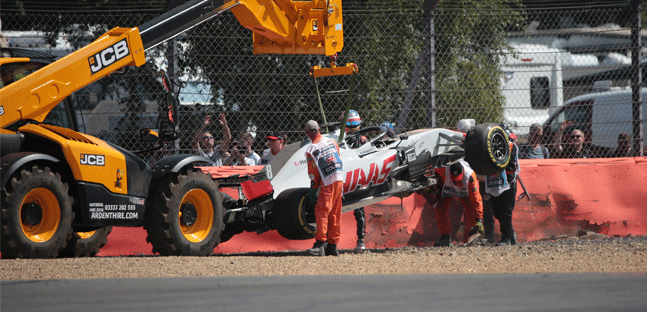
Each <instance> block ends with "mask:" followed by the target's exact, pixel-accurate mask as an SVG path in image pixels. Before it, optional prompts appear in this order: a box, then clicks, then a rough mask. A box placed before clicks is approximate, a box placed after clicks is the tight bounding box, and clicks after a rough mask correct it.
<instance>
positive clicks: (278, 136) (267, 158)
mask: <svg viewBox="0 0 647 312" xmlns="http://www.w3.org/2000/svg"><path fill="white" fill-rule="evenodd" d="M265 141H266V142H267V146H268V147H269V148H268V149H266V150H264V151H263V155H262V156H261V165H267V164H269V163H270V162H271V161H272V159H274V156H276V154H278V153H279V152H280V151H281V150H282V149H283V147H284V146H285V136H284V135H283V132H281V131H274V132H272V133H271V134H270V135H268V136H266V137H265Z"/></svg>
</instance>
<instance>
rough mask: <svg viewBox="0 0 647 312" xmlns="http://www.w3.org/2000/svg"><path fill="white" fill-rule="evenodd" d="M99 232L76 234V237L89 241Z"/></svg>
mask: <svg viewBox="0 0 647 312" xmlns="http://www.w3.org/2000/svg"><path fill="white" fill-rule="evenodd" d="M96 232H97V231H90V232H74V235H76V237H78V238H80V239H88V238H90V237H92V236H93V235H94V234H95V233H96Z"/></svg>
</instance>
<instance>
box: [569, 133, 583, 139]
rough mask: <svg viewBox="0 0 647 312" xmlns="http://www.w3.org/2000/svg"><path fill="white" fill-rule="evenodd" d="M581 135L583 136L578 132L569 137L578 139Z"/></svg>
mask: <svg viewBox="0 0 647 312" xmlns="http://www.w3.org/2000/svg"><path fill="white" fill-rule="evenodd" d="M581 137H583V136H582V135H579V134H575V135H571V138H574V139H579V138H581Z"/></svg>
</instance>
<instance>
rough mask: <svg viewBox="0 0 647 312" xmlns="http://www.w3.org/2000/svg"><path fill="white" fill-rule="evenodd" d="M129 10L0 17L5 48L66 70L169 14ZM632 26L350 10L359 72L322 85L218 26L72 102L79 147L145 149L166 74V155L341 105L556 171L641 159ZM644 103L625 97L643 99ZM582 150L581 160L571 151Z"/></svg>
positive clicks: (611, 6)
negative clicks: (497, 145)
mask: <svg viewBox="0 0 647 312" xmlns="http://www.w3.org/2000/svg"><path fill="white" fill-rule="evenodd" d="M137 12H138V13H132V12H124V11H123V10H122V11H114V12H113V11H108V12H106V11H101V12H87V11H84V12H75V11H65V12H31V11H30V12H22V13H21V14H17V12H12V11H8V10H3V11H2V12H1V13H0V19H1V21H2V27H3V29H2V30H3V36H4V41H3V42H4V44H6V45H7V46H9V47H23V48H31V49H39V50H46V51H50V52H51V53H53V54H56V55H58V56H64V55H66V54H68V53H70V52H73V51H75V50H77V49H79V48H81V47H83V46H85V45H86V44H88V43H90V42H91V41H92V40H94V39H96V38H97V37H98V36H100V35H101V34H103V33H104V32H105V31H107V30H109V29H111V28H113V27H116V26H121V27H134V26H137V25H141V24H142V23H144V22H146V21H148V20H150V19H152V18H154V17H155V16H157V15H159V14H161V13H162V12H163V11H162V10H150V11H144V12H143V13H142V10H137ZM634 12H638V11H637V9H633V10H632V9H631V6H630V3H628V2H607V3H599V2H592V3H588V2H583V3H575V2H573V3H572V4H568V5H567V6H565V5H564V4H563V3H562V2H545V1H544V2H542V1H537V2H530V3H525V2H524V3H521V2H518V3H514V2H513V3H512V4H510V2H503V1H495V0H488V1H440V2H439V3H438V1H426V2H425V1H367V2H361V3H360V2H351V1H346V3H344V42H345V46H344V49H343V52H342V53H341V54H340V55H339V58H338V59H337V63H338V65H344V64H346V63H355V64H357V65H358V66H359V72H358V73H357V74H355V75H351V76H338V77H325V78H318V79H317V80H316V81H315V80H314V79H313V78H312V77H311V76H310V74H309V69H310V68H311V67H312V66H322V67H329V66H330V59H328V58H326V57H323V56H314V55H254V54H253V53H252V33H251V31H249V30H248V29H246V28H244V27H242V26H241V25H240V24H239V23H238V22H237V20H236V19H235V18H234V16H233V15H232V14H229V13H225V14H222V15H220V16H218V17H216V18H214V19H212V20H210V21H208V22H206V23H204V24H201V25H200V26H198V27H196V28H194V29H192V30H190V31H188V32H186V33H184V34H182V35H181V36H179V37H177V38H176V39H174V40H172V41H169V42H167V43H165V44H163V45H160V46H158V47H156V48H154V49H153V50H150V51H148V52H147V63H146V64H145V65H143V66H142V67H140V68H126V69H125V70H123V71H121V72H119V73H114V74H113V75H110V76H109V77H106V78H104V79H102V80H100V81H98V82H96V83H94V84H92V85H89V86H87V87H85V88H83V89H82V90H79V91H78V92H76V93H75V95H74V99H75V102H76V103H77V107H78V108H79V112H80V113H81V114H80V117H79V120H80V121H82V123H83V125H84V129H83V130H84V131H85V132H86V133H88V134H91V135H95V136H98V137H100V138H103V139H105V140H107V141H110V142H113V143H116V144H118V145H120V146H123V147H125V148H127V149H131V150H141V149H144V148H148V147H150V145H146V143H143V142H142V141H141V140H140V138H139V130H140V129H141V128H155V126H156V125H155V121H156V120H157V117H158V115H159V114H160V113H163V109H162V107H163V106H164V105H163V104H162V99H163V98H164V97H163V96H164V93H163V88H162V84H161V79H160V77H159V75H158V72H159V70H160V69H163V70H165V71H166V72H168V73H169V75H170V76H171V79H172V80H173V81H175V82H176V83H178V84H180V85H181V86H182V87H181V90H180V94H179V98H180V103H181V106H180V119H179V120H180V126H179V127H180V139H179V140H178V141H177V142H175V143H170V144H169V146H168V150H167V151H168V152H172V153H175V152H181V153H191V152H193V150H192V145H191V141H192V138H193V136H194V133H195V132H196V131H197V130H198V129H200V128H201V126H202V124H203V122H204V120H205V117H207V116H214V118H213V119H214V120H215V121H214V122H212V123H210V124H209V125H208V126H207V130H209V131H210V132H211V133H212V134H213V135H214V136H215V137H216V139H217V140H220V139H222V128H221V127H220V124H219V123H218V122H217V118H216V116H217V115H218V114H219V113H225V114H226V118H227V121H228V124H229V127H230V129H231V132H232V135H233V137H234V138H236V137H237V136H238V135H239V134H240V133H245V132H247V133H251V134H252V135H253V136H254V137H255V140H254V144H253V149H254V150H255V151H256V152H257V153H259V154H260V153H261V152H262V150H263V149H265V148H267V146H266V142H265V140H264V138H265V136H266V135H268V134H269V133H270V132H271V131H273V130H281V131H283V132H284V133H285V134H286V136H287V138H286V143H294V142H298V141H300V140H303V139H305V136H304V134H303V130H302V129H303V126H304V124H305V122H306V121H307V120H309V119H315V120H317V121H319V122H320V123H322V122H323V121H324V120H326V121H328V122H331V121H338V120H339V118H340V116H341V115H342V113H343V110H344V107H345V106H346V105H347V104H348V103H350V107H351V109H354V110H356V111H358V112H359V114H360V116H361V118H362V125H363V126H376V125H379V124H380V123H382V122H383V121H390V122H392V123H394V124H395V126H396V130H398V131H407V130H411V129H417V128H423V127H446V128H455V125H456V123H457V122H458V120H460V119H463V118H472V119H475V120H476V122H477V123H485V122H495V123H500V122H505V123H507V124H509V125H510V127H511V130H512V131H513V132H515V133H516V134H517V135H518V136H519V141H520V144H522V145H524V144H527V142H529V141H532V142H531V143H532V144H531V145H537V144H543V145H544V146H545V147H547V149H546V150H547V151H548V153H549V154H550V157H551V158H559V157H618V156H629V155H640V154H641V149H642V147H643V146H644V145H645V141H644V138H645V137H647V133H646V132H645V131H646V130H645V129H646V128H647V122H646V119H645V117H643V116H644V115H645V110H647V107H645V106H644V105H643V106H642V111H643V113H642V116H640V115H638V114H635V112H636V111H637V110H636V109H634V106H632V103H633V102H636V101H635V99H634V98H633V97H632V86H641V87H642V86H643V84H642V82H638V80H635V81H634V83H632V79H634V78H632V77H637V75H635V73H637V72H639V71H638V70H640V71H644V70H645V66H647V65H645V63H644V62H642V60H641V59H637V61H634V62H635V64H638V62H639V63H640V64H639V65H638V66H633V67H632V55H637V57H639V56H640V55H641V54H642V53H643V52H644V51H641V50H642V49H644V48H643V46H644V42H645V41H646V39H647V32H646V31H645V30H641V31H640V32H635V33H636V34H638V33H639V36H636V37H634V39H633V41H632V37H631V34H632V32H631V25H632V17H634V16H640V15H644V14H645V10H644V9H641V10H640V13H641V14H640V15H637V14H633V13H634ZM633 22H634V25H640V19H638V23H637V24H636V22H635V20H633ZM638 27H640V26H638ZM636 38H639V40H637V39H636ZM636 42H638V43H636ZM632 69H633V70H634V72H633V73H634V75H633V76H632ZM643 76H644V72H643ZM636 90H638V89H636ZM641 90H642V91H641V92H633V94H634V95H636V94H639V93H642V97H645V96H646V95H647V93H646V90H645V89H641ZM318 94H319V95H320V97H319V96H318ZM319 98H320V101H319ZM636 103H638V102H636ZM320 105H321V107H320ZM322 111H323V112H324V113H325V116H322V113H321V112H322ZM534 124H537V125H539V126H534V127H533V125H534ZM640 124H642V129H640V128H639V127H638V125H640ZM531 128H536V129H534V130H533V131H531ZM539 133H543V136H537V134H539ZM640 134H642V139H641V135H640ZM578 142H582V147H583V149H584V150H586V151H587V152H585V153H577V151H579V149H578V148H577V147H578V146H579V145H578ZM632 143H633V145H632ZM148 144H150V143H148ZM624 146H626V147H624ZM623 147H624V148H629V150H625V149H623ZM539 153H540V154H542V155H543V154H544V151H543V150H541V151H539ZM145 157H146V158H147V160H150V161H153V159H152V158H151V157H153V156H150V155H149V156H145Z"/></svg>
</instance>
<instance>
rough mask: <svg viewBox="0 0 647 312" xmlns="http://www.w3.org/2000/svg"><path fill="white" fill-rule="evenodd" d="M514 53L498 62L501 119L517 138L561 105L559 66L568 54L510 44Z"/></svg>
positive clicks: (535, 46) (556, 50) (528, 45)
mask: <svg viewBox="0 0 647 312" xmlns="http://www.w3.org/2000/svg"><path fill="white" fill-rule="evenodd" d="M511 47H512V48H513V49H514V51H515V53H514V54H506V56H505V58H502V61H501V72H502V76H501V94H502V95H503V96H504V98H505V106H504V119H505V122H506V123H508V124H509V125H510V126H511V129H512V131H513V132H515V133H517V134H518V135H523V134H527V133H528V130H529V127H530V125H532V124H533V123H539V124H542V123H543V122H544V121H546V119H547V118H548V116H550V114H551V113H552V112H554V111H555V110H556V109H557V108H558V107H559V106H561V105H562V103H563V102H564V96H563V92H562V66H564V65H570V64H571V54H570V53H568V52H566V51H564V50H560V49H554V48H549V47H547V46H545V45H539V44H516V45H515V44H511Z"/></svg>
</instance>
